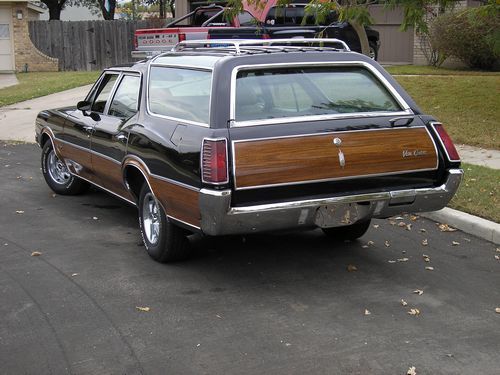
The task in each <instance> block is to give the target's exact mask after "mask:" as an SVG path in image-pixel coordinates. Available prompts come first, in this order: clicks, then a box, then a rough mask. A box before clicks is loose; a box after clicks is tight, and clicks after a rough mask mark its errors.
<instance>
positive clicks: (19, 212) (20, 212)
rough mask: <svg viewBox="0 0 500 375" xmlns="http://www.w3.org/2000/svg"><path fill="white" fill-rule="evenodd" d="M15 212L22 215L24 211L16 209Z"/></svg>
mask: <svg viewBox="0 0 500 375" xmlns="http://www.w3.org/2000/svg"><path fill="white" fill-rule="evenodd" d="M16 214H19V215H22V214H24V211H22V210H17V211H16Z"/></svg>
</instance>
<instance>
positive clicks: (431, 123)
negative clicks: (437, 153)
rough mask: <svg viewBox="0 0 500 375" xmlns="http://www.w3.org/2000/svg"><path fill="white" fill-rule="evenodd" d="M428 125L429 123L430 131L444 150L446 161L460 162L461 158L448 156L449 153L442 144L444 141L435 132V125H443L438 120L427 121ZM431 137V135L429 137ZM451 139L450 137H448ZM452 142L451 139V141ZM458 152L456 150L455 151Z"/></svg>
mask: <svg viewBox="0 0 500 375" xmlns="http://www.w3.org/2000/svg"><path fill="white" fill-rule="evenodd" d="M429 125H431V128H432V131H433V132H434V134H435V135H436V137H437V139H439V143H440V144H441V148H442V149H443V150H444V153H445V155H446V158H447V159H448V161H450V162H452V163H460V162H461V161H462V159H458V160H452V159H451V158H450V154H449V153H448V150H447V149H446V147H445V145H444V142H443V140H442V139H441V137H440V136H439V133H438V132H437V130H436V127H435V125H441V126H443V124H442V123H441V122H439V121H430V122H429ZM443 128H444V126H443ZM431 138H432V137H431ZM450 140H451V138H450ZM452 142H453V141H452ZM457 153H458V151H457ZM458 156H460V154H458Z"/></svg>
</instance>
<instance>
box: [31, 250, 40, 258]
mask: <svg viewBox="0 0 500 375" xmlns="http://www.w3.org/2000/svg"><path fill="white" fill-rule="evenodd" d="M40 255H42V253H41V252H39V251H33V252H32V253H31V256H32V257H39V256H40Z"/></svg>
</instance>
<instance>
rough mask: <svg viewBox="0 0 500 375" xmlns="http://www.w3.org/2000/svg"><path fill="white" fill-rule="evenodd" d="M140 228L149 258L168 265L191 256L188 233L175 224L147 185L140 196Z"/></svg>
mask: <svg viewBox="0 0 500 375" xmlns="http://www.w3.org/2000/svg"><path fill="white" fill-rule="evenodd" d="M139 226H140V228H141V236H142V241H143V242H144V246H145V247H146V251H147V252H148V254H149V256H150V257H151V258H153V259H154V260H156V261H158V262H161V263H166V262H173V261H176V260H181V259H184V258H186V257H187V256H188V255H189V241H188V239H187V237H186V232H185V231H184V230H182V229H181V228H179V227H177V226H176V225H175V224H173V223H172V222H171V221H170V220H169V219H168V218H167V216H166V215H165V212H164V210H163V208H162V206H161V205H160V203H159V202H158V201H157V200H156V198H155V196H154V195H153V193H152V192H151V190H150V189H149V186H148V184H147V183H145V184H144V185H143V187H142V189H141V193H140V196H139Z"/></svg>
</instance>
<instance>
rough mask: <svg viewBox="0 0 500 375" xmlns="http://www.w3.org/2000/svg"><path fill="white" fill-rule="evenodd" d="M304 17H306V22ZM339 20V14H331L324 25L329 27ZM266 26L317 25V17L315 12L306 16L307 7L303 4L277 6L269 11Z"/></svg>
mask: <svg viewBox="0 0 500 375" xmlns="http://www.w3.org/2000/svg"><path fill="white" fill-rule="evenodd" d="M304 17H306V19H305V21H304ZM337 19H338V16H337V13H335V12H330V13H329V14H328V15H327V16H326V19H324V20H323V22H322V24H324V25H329V24H331V23H332V22H336V21H337ZM265 23H266V25H268V26H275V25H280V26H283V25H308V26H312V25H316V24H317V23H316V17H315V16H314V12H308V14H307V16H306V10H305V5H302V4H288V5H284V6H276V7H272V8H270V9H269V12H268V13H267V16H266V20H265Z"/></svg>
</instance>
